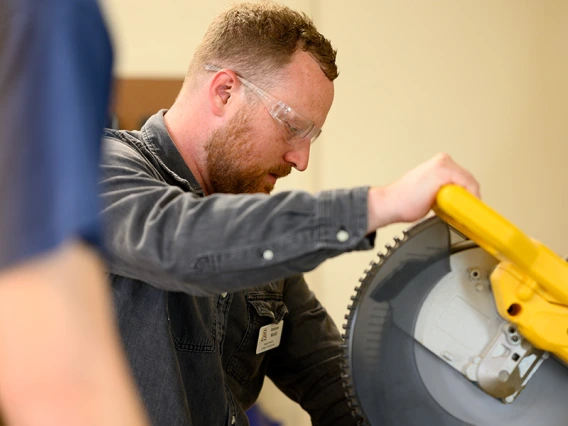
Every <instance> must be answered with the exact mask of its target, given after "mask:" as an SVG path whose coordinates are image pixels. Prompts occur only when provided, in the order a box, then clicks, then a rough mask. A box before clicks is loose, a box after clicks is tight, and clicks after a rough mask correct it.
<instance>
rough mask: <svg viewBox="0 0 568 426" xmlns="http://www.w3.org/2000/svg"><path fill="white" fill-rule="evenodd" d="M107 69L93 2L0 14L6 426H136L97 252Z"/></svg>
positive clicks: (131, 389) (1, 398)
mask: <svg viewBox="0 0 568 426" xmlns="http://www.w3.org/2000/svg"><path fill="white" fill-rule="evenodd" d="M111 64H112V51H111V46H110V43H109V40H108V36H107V33H106V29H105V26H104V22H103V20H102V17H101V15H100V12H99V9H98V6H97V3H96V1H95V0H54V1H41V2H38V1H31V0H3V1H2V2H0V411H1V412H2V415H3V417H4V421H5V424H6V425H10V426H19V425H30V426H34V425H57V426H64V425H69V426H71V425H73V426H76V425H116V426H124V425H132V426H139V425H144V424H147V420H146V417H145V414H144V412H143V408H142V405H141V403H140V400H139V397H138V395H137V394H136V390H135V386H134V382H133V380H132V378H131V376H130V373H129V370H128V368H127V364H126V360H125V357H124V355H123V353H122V351H121V348H120V343H119V342H120V341H119V339H118V333H117V331H116V328H115V325H114V324H113V322H112V318H113V314H112V305H111V302H110V294H109V289H108V283H106V282H105V279H104V278H105V277H104V272H103V271H104V269H103V264H102V261H101V258H100V254H99V251H98V249H99V248H100V239H101V238H100V235H99V223H98V222H99V221H98V219H97V216H98V210H99V202H98V191H97V182H98V162H99V148H100V136H101V133H102V128H103V125H104V121H105V117H106V111H107V101H108V96H109V89H110V87H109V86H110V75H111ZM1 423H2V420H1V419H0V424H1Z"/></svg>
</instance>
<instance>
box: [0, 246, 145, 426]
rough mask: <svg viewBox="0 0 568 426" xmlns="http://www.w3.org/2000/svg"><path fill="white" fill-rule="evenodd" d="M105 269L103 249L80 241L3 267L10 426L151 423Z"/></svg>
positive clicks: (0, 288) (2, 400)
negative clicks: (136, 384)
mask: <svg viewBox="0 0 568 426" xmlns="http://www.w3.org/2000/svg"><path fill="white" fill-rule="evenodd" d="M102 270H103V265H102V262H101V260H100V259H99V256H98V253H97V252H96V251H94V250H93V249H92V248H90V247H89V246H87V245H85V244H84V243H81V242H77V241H75V242H68V243H66V244H64V245H62V246H61V247H60V248H58V249H56V250H52V251H50V252H49V253H46V254H44V255H42V256H38V257H36V258H34V259H33V260H28V261H26V262H24V263H22V264H19V265H16V266H13V267H11V268H7V269H4V270H3V271H2V272H0V342H1V343H0V405H1V407H2V415H4V416H5V421H6V424H7V425H14V426H17V425H42V426H51V425H53V426H67V425H68V426H76V425H85V426H89V425H92V426H99V425H109V426H124V425H131V426H143V425H146V424H147V421H146V419H145V416H144V414H143V413H144V410H143V408H142V405H141V402H140V400H139V399H138V397H137V394H136V389H135V387H134V384H133V381H132V379H131V377H130V371H129V369H128V367H127V364H126V359H125V357H124V356H123V354H122V351H121V350H120V347H121V346H120V343H119V339H118V335H117V333H116V328H115V325H114V323H113V318H114V313H113V312H112V307H111V305H110V297H109V291H108V285H107V283H106V281H105V277H104V274H103V272H102ZM0 423H1V421H0Z"/></svg>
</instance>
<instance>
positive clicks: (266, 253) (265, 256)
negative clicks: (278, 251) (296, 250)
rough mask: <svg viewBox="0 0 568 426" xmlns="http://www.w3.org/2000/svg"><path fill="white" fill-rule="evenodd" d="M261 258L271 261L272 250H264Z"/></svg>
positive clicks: (272, 256)
mask: <svg viewBox="0 0 568 426" xmlns="http://www.w3.org/2000/svg"><path fill="white" fill-rule="evenodd" d="M262 258H263V259H264V260H272V259H273V258H274V252H273V251H272V250H264V252H263V253H262Z"/></svg>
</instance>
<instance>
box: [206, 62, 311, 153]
mask: <svg viewBox="0 0 568 426" xmlns="http://www.w3.org/2000/svg"><path fill="white" fill-rule="evenodd" d="M205 69H206V70H208V71H215V72H217V71H221V68H219V67H216V66H214V65H205ZM235 74H236V73H235ZM237 78H238V79H239V81H240V82H241V83H242V84H244V85H245V87H247V88H248V89H249V90H251V91H252V92H253V93H254V94H255V95H256V96H257V97H258V98H259V99H260V100H261V102H262V103H263V104H264V106H265V107H266V109H267V110H268V112H269V113H270V115H271V116H272V118H274V120H276V122H277V123H278V124H279V125H280V127H282V128H283V130H284V132H285V134H286V141H287V142H288V143H289V144H291V145H294V144H295V143H296V142H298V141H300V140H303V139H308V140H309V141H310V143H314V142H315V141H316V139H317V138H318V136H319V135H320V134H321V129H320V128H319V127H317V126H316V125H315V123H314V122H313V121H312V120H310V119H308V118H306V117H304V116H303V115H301V114H300V113H299V112H296V111H294V110H293V109H292V108H290V107H289V106H288V105H286V104H285V103H284V102H282V101H281V100H279V99H276V98H275V97H274V96H272V95H271V94H270V93H268V92H266V91H265V90H263V89H261V88H260V87H258V86H257V85H256V84H254V83H251V82H250V81H248V80H246V79H244V78H243V77H241V76H239V75H238V74H237Z"/></svg>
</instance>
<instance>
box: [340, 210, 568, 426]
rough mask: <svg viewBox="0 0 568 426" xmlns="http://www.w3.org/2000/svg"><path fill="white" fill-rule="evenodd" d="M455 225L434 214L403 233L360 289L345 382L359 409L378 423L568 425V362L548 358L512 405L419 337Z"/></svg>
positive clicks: (350, 319) (352, 312)
mask: <svg viewBox="0 0 568 426" xmlns="http://www.w3.org/2000/svg"><path fill="white" fill-rule="evenodd" d="M451 237H452V230H451V229H450V227H449V226H448V225H447V224H446V223H444V222H442V221H441V220H440V219H439V218H437V217H433V218H431V219H428V220H426V221H424V222H422V223H419V224H418V225H416V226H414V227H413V228H411V229H409V230H408V231H406V232H405V233H404V236H403V238H402V239H400V240H398V239H397V240H395V244H394V246H393V247H389V248H388V251H387V253H386V254H385V255H379V261H378V262H376V263H372V264H371V267H370V269H369V270H368V271H367V272H366V276H365V277H364V278H363V279H362V280H361V285H360V287H358V288H357V289H356V295H355V296H354V297H353V304H352V305H351V306H350V307H349V314H348V315H347V324H346V325H345V330H346V333H345V336H344V337H345V364H344V374H343V382H344V387H345V390H346V393H347V395H348V397H349V398H350V400H351V404H352V407H353V411H354V414H355V415H358V416H360V417H361V419H362V421H361V423H362V424H368V425H371V426H379V425H381V426H382V425H396V426H424V425H437V426H438V425H439V426H464V425H474V426H489V425H515V426H529V425H530V426H534V424H546V425H547V426H563V425H566V424H567V420H566V419H568V404H566V403H565V402H564V399H565V398H564V397H563V392H562V390H563V388H565V387H566V385H568V369H567V368H565V367H564V366H563V365H561V364H560V363H559V362H557V361H556V360H554V359H553V358H550V359H548V360H547V361H545V362H544V363H543V365H542V366H541V367H540V369H539V370H538V371H537V372H536V374H535V375H534V376H533V378H532V379H531V381H530V382H529V384H528V386H527V387H526V389H525V390H524V391H523V392H522V393H521V395H520V396H519V397H518V398H517V400H515V402H514V403H512V404H503V403H501V402H500V401H498V400H496V399H494V398H492V397H490V396H488V395H487V394H485V393H484V392H483V391H482V390H480V389H479V388H478V387H477V386H475V385H474V384H473V383H471V382H469V381H468V380H467V379H466V378H465V377H463V376H462V375H461V374H460V373H459V372H458V371H456V370H454V369H453V368H451V367H450V366H449V365H447V364H446V363H445V362H443V361H442V360H440V359H439V358H438V357H437V356H436V355H434V354H432V353H431V352H430V351H428V350H427V349H426V348H424V347H423V346H422V345H421V344H420V343H418V342H416V340H415V339H414V337H413V336H414V328H415V325H416V321H417V318H418V314H419V312H420V308H421V306H422V304H423V302H424V300H425V299H426V297H427V296H428V294H429V292H430V291H431V290H432V288H434V286H435V285H436V284H437V283H438V282H439V281H440V280H441V279H442V278H443V277H444V276H445V275H446V274H448V273H449V272H450V271H451V266H450V256H451V255H452V254H453V253H455V252H457V251H461V250H468V249H477V250H478V248H477V247H476V246H475V244H473V243H472V242H469V241H466V242H463V241H462V242H459V243H454V244H452V242H451V240H452V238H451Z"/></svg>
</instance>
